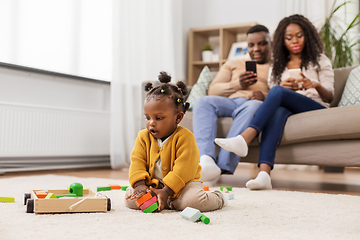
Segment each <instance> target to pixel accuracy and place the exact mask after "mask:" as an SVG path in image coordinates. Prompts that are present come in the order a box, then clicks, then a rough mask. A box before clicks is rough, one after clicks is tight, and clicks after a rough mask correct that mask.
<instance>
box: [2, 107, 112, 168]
mask: <svg viewBox="0 0 360 240" xmlns="http://www.w3.org/2000/svg"><path fill="white" fill-rule="evenodd" d="M109 156H110V114H109V113H108V112H96V111H83V110H73V109H62V108H46V107H39V106H26V105H16V104H9V103H0V172H1V171H3V172H7V171H20V170H37V169H59V168H74V167H90V166H110V157H109Z"/></svg>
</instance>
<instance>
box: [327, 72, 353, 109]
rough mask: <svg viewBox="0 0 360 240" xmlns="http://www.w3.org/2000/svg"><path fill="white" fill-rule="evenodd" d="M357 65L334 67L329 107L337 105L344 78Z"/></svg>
mask: <svg viewBox="0 0 360 240" xmlns="http://www.w3.org/2000/svg"><path fill="white" fill-rule="evenodd" d="M356 67H357V66H351V67H345V68H336V69H334V79H335V82H334V90H335V93H334V99H333V100H332V101H331V103H330V107H337V106H338V104H339V101H340V98H341V95H342V93H343V91H344V87H345V84H346V80H347V78H348V76H349V74H350V72H351V71H352V70H353V69H354V68H356Z"/></svg>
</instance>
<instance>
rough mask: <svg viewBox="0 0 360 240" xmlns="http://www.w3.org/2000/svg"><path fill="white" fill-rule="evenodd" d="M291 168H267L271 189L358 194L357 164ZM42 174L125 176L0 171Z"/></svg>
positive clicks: (239, 173)
mask: <svg viewBox="0 0 360 240" xmlns="http://www.w3.org/2000/svg"><path fill="white" fill-rule="evenodd" d="M291 168H292V167H291V166H279V167H275V169H274V170H273V171H272V172H271V179H272V184H273V189H277V190H291V191H305V192H321V193H329V194H348V195H357V196H360V169H359V168H345V171H344V173H324V171H323V170H322V169H320V170H319V169H318V168H317V167H314V166H313V167H309V166H303V168H304V169H302V170H298V169H291ZM257 173H258V169H257V167H256V166H255V165H253V164H239V167H238V168H237V169H236V171H235V173H234V175H222V176H221V178H220V181H219V182H218V184H217V186H222V185H226V186H233V187H245V183H246V182H247V181H248V180H249V179H251V178H254V177H255V176H256V175H257ZM45 174H55V175H66V176H76V177H84V178H86V177H97V178H110V179H123V180H128V171H127V169H123V170H111V169H108V168H101V169H69V170H51V171H50V170H49V171H35V172H17V173H5V174H4V175H0V179H3V178H11V177H18V176H35V175H45Z"/></svg>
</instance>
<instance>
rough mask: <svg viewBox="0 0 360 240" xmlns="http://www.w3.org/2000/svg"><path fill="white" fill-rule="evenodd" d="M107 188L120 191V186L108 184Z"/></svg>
mask: <svg viewBox="0 0 360 240" xmlns="http://www.w3.org/2000/svg"><path fill="white" fill-rule="evenodd" d="M109 186H110V187H111V190H119V189H121V186H120V185H116V184H109Z"/></svg>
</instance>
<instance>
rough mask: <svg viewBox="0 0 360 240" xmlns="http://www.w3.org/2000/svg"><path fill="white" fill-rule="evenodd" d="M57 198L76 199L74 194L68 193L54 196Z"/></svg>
mask: <svg viewBox="0 0 360 240" xmlns="http://www.w3.org/2000/svg"><path fill="white" fill-rule="evenodd" d="M55 196H56V197H57V198H61V197H77V196H76V194H74V193H70V194H63V195H55Z"/></svg>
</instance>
